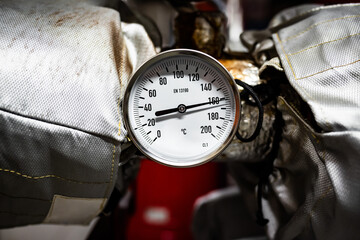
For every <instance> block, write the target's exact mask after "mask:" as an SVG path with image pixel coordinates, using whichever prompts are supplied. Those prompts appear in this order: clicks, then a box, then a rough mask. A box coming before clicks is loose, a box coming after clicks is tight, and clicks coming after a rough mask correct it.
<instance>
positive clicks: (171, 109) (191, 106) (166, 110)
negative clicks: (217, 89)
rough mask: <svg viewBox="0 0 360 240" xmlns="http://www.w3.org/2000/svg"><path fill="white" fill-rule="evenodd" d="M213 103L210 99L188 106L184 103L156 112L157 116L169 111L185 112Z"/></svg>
mask: <svg viewBox="0 0 360 240" xmlns="http://www.w3.org/2000/svg"><path fill="white" fill-rule="evenodd" d="M222 100H225V98H220V100H219V101H222ZM211 103H212V102H210V101H208V102H203V103H197V104H192V105H188V106H185V105H184V104H180V105H179V106H178V107H177V108H169V109H165V110H160V111H157V112H155V116H163V115H166V114H169V113H174V112H179V113H185V112H186V110H188V109H191V108H195V107H200V106H203V105H207V104H211Z"/></svg>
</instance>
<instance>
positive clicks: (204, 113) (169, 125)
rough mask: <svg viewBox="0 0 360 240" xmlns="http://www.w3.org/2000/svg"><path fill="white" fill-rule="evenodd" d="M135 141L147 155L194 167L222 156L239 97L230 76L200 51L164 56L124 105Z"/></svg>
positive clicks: (133, 85) (145, 70) (144, 71)
mask: <svg viewBox="0 0 360 240" xmlns="http://www.w3.org/2000/svg"><path fill="white" fill-rule="evenodd" d="M123 104H124V105H123V109H124V114H125V124H126V128H127V130H128V132H129V135H130V138H131V139H132V141H133V142H134V144H135V145H136V146H137V148H138V149H139V150H140V151H141V152H142V153H143V154H144V155H146V156H147V157H149V158H150V159H152V160H155V161H157V162H160V163H163V164H165V165H170V166H175V167H189V166H195V165H199V164H202V163H204V162H207V161H209V160H211V159H212V158H214V157H215V156H216V155H218V154H219V153H220V152H221V151H222V150H223V149H224V148H225V147H226V146H227V145H228V144H229V143H230V142H231V140H232V138H233V137H234V134H235V132H236V130H237V126H238V122H239V116H240V99H239V94H238V90H237V87H236V85H235V83H234V80H233V78H232V76H231V75H230V73H229V72H228V71H227V70H226V69H225V68H224V67H223V66H222V65H221V64H220V63H219V62H218V61H217V60H215V59H214V58H212V57H210V56H208V55H206V54H204V53H201V52H199V51H195V50H187V49H177V50H170V51H167V52H163V53H161V54H159V55H157V56H155V57H154V58H152V59H150V60H149V61H148V62H146V63H145V64H144V65H142V66H141V67H140V68H139V69H138V70H137V72H136V73H135V74H134V76H133V77H132V78H131V80H130V82H129V85H128V87H127V89H126V92H125V98H124V103H123Z"/></svg>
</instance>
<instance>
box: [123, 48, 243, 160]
mask: <svg viewBox="0 0 360 240" xmlns="http://www.w3.org/2000/svg"><path fill="white" fill-rule="evenodd" d="M178 56H187V57H188V56H191V57H194V58H199V59H200V60H202V61H205V62H206V63H207V64H209V65H210V66H211V67H213V68H215V69H216V70H217V71H219V72H220V73H221V75H222V76H223V77H224V78H225V79H226V81H227V82H228V83H229V85H230V89H231V91H232V95H233V97H234V101H235V109H236V110H235V111H236V113H235V119H234V121H233V123H232V129H231V131H230V134H229V135H228V136H227V137H226V140H225V141H224V143H223V144H222V145H221V146H219V147H218V148H217V149H216V150H215V151H213V152H211V153H209V155H207V156H205V157H202V158H199V159H194V161H192V162H184V163H179V162H176V161H175V162H174V161H171V159H163V158H159V157H157V156H156V155H154V154H153V153H152V152H151V149H148V148H146V147H144V146H143V145H142V144H141V143H140V142H139V141H138V140H137V138H136V136H135V134H134V130H133V129H131V127H130V119H129V114H130V113H131V111H129V110H130V109H129V97H130V93H131V92H132V91H133V87H134V84H135V83H136V81H138V80H139V79H140V78H141V77H142V75H143V74H144V72H145V71H146V70H147V69H149V68H151V67H152V66H154V65H155V64H157V63H159V62H161V61H163V60H165V59H168V58H176V57H178ZM240 106H241V105H240V97H239V92H238V88H237V85H236V83H235V81H234V79H233V77H232V76H231V74H230V73H229V72H228V71H227V70H226V68H225V67H224V66H223V65H222V64H221V63H220V62H218V61H217V60H216V59H215V58H213V57H211V56H209V55H207V54H205V53H202V52H200V51H196V50H190V49H174V50H169V51H166V52H162V53H160V54H158V55H156V56H154V57H153V58H151V59H150V60H148V61H147V62H145V63H144V64H143V65H142V66H141V67H140V68H139V69H138V70H137V71H136V72H135V74H134V75H133V76H132V77H131V79H130V81H129V83H128V86H127V88H126V90H125V95H124V100H123V105H122V109H123V113H124V123H125V127H126V129H127V132H128V135H129V137H130V139H131V140H132V142H133V143H134V144H135V146H136V147H137V148H138V149H139V150H140V151H141V152H142V153H143V154H144V155H145V156H146V157H147V158H149V159H151V160H153V161H156V162H158V163H161V164H164V165H167V166H172V167H193V166H197V165H201V164H203V163H206V162H208V161H210V160H212V159H214V158H215V157H216V156H217V155H219V154H220V153H221V152H222V151H223V150H224V149H225V148H226V147H227V146H228V145H229V144H230V142H231V141H232V140H233V138H234V136H235V133H236V131H237V129H238V124H239V120H240Z"/></svg>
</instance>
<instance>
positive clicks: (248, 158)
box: [216, 59, 276, 162]
mask: <svg viewBox="0 0 360 240" xmlns="http://www.w3.org/2000/svg"><path fill="white" fill-rule="evenodd" d="M219 61H220V62H221V63H222V64H223V65H224V67H225V68H226V69H227V70H228V71H229V72H230V73H231V75H232V76H233V78H234V79H239V80H241V81H244V82H245V83H247V84H249V85H250V86H256V85H259V84H265V83H266V80H263V79H260V78H259V68H258V67H257V66H256V65H255V63H254V62H252V61H251V60H248V59H245V60H241V59H240V60H239V59H225V60H219ZM242 90H243V88H241V87H240V86H239V92H241V91H242ZM259 97H260V98H261V96H259ZM263 108H264V117H263V124H262V128H261V130H260V133H259V135H258V136H257V138H256V139H255V140H254V141H252V142H247V143H246V142H241V141H240V140H238V139H237V138H236V137H235V138H234V139H233V141H232V142H231V143H230V145H229V146H228V147H227V148H226V149H225V151H223V152H222V154H221V155H219V156H218V157H217V158H216V160H217V161H242V162H259V161H262V160H263V158H264V157H265V156H266V155H267V153H268V152H269V151H270V149H271V147H272V140H273V135H274V129H273V124H274V121H275V111H276V107H275V101H271V102H270V103H268V104H266V105H264V106H263ZM258 115H259V110H258V108H257V107H256V106H251V105H249V104H247V103H246V101H245V100H243V99H242V100H241V118H240V123H239V128H238V131H239V133H240V135H241V136H243V137H245V138H247V137H249V136H250V135H252V133H253V132H254V130H255V128H256V125H257V122H258V117H259V116H258Z"/></svg>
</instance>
